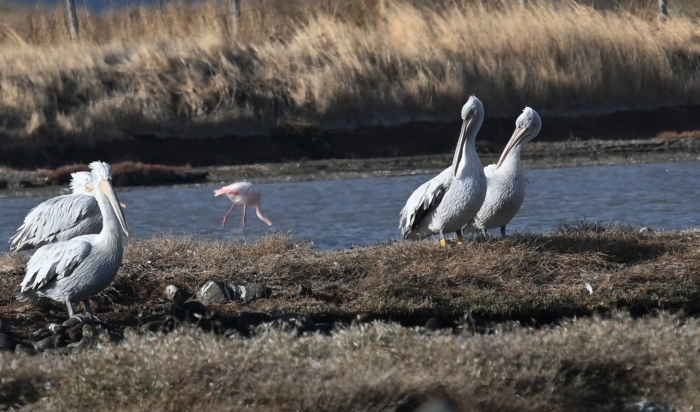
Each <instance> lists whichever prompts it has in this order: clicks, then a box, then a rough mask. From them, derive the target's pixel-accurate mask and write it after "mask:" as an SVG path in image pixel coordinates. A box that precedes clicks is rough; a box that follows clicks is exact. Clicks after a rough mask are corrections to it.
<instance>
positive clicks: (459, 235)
mask: <svg viewBox="0 0 700 412" xmlns="http://www.w3.org/2000/svg"><path fill="white" fill-rule="evenodd" d="M463 243H464V236H462V229H459V230H458V231H457V244H459V245H461V244H463Z"/></svg>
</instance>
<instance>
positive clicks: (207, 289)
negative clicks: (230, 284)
mask: <svg viewBox="0 0 700 412" xmlns="http://www.w3.org/2000/svg"><path fill="white" fill-rule="evenodd" d="M197 299H198V300H199V301H200V302H202V303H203V304H205V305H216V304H221V303H226V302H227V301H228V294H227V293H226V288H225V287H224V285H223V284H222V283H221V282H216V281H214V280H210V281H209V282H207V283H205V284H204V286H202V288H201V289H200V290H199V292H197Z"/></svg>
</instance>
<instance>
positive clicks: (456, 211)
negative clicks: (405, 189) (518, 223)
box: [399, 96, 542, 246]
mask: <svg viewBox="0 0 700 412" xmlns="http://www.w3.org/2000/svg"><path fill="white" fill-rule="evenodd" d="M483 121H484V106H483V105H482V103H481V101H480V100H479V99H477V98H476V97H475V96H471V97H470V98H469V100H468V101H467V103H466V104H465V105H464V107H462V131H461V133H460V135H459V140H458V142H457V149H456V150H455V154H454V158H453V160H452V166H451V167H449V168H447V169H445V170H444V171H443V172H442V173H440V174H439V175H437V176H436V177H434V178H433V179H431V180H429V181H427V182H425V183H424V184H423V185H421V186H420V187H419V188H418V189H416V190H415V191H414V192H413V194H411V196H410V197H409V198H408V201H407V202H406V205H405V206H404V208H403V209H402V210H401V212H400V216H401V218H400V222H399V228H400V229H401V235H402V236H403V237H404V238H405V239H413V240H417V239H422V238H425V237H429V236H432V235H436V234H439V235H440V244H441V245H442V246H445V245H447V240H446V239H445V233H451V232H454V233H456V234H457V241H458V243H463V242H464V237H463V230H465V229H466V230H467V231H468V232H471V233H473V232H477V231H479V230H481V231H482V232H483V233H484V234H485V233H486V230H488V229H495V228H499V227H500V229H501V236H502V237H505V235H506V225H507V224H508V223H509V222H510V221H511V219H513V217H515V215H516V214H517V213H518V210H520V206H521V205H522V204H523V201H524V200H525V189H526V188H527V183H528V182H527V178H526V177H525V170H524V168H523V165H522V162H521V160H520V154H521V153H522V149H523V147H524V146H525V145H526V144H527V143H528V142H529V141H530V140H532V139H534V138H535V136H537V134H538V133H539V132H540V128H541V127H542V120H541V119H540V116H539V115H538V114H537V112H535V111H534V110H532V109H531V108H529V107H526V108H525V110H523V113H522V114H521V115H520V116H519V117H518V119H517V120H516V122H515V126H516V128H515V131H514V132H513V135H512V137H511V138H510V140H509V141H508V144H507V145H506V148H505V149H504V150H503V153H502V154H501V157H500V159H499V160H498V163H496V164H495V165H494V164H492V165H489V166H487V167H486V168H484V167H483V166H482V164H481V160H480V159H479V156H478V154H477V153H476V147H475V140H476V134H477V133H478V132H479V128H481V124H482V123H483Z"/></svg>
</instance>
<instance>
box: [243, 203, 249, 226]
mask: <svg viewBox="0 0 700 412" xmlns="http://www.w3.org/2000/svg"><path fill="white" fill-rule="evenodd" d="M247 207H248V206H247V205H243V227H245V225H246V221H245V214H246V212H247V211H246V209H247Z"/></svg>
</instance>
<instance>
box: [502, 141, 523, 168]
mask: <svg viewBox="0 0 700 412" xmlns="http://www.w3.org/2000/svg"><path fill="white" fill-rule="evenodd" d="M522 152H523V145H521V144H519V145H516V146H515V147H513V148H512V149H511V150H510V152H508V156H506V158H505V159H503V163H501V166H500V167H499V168H498V170H499V171H502V172H503V173H508V172H517V171H520V170H521V169H522V168H523V162H522V160H521V159H520V155H521V154H522Z"/></svg>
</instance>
